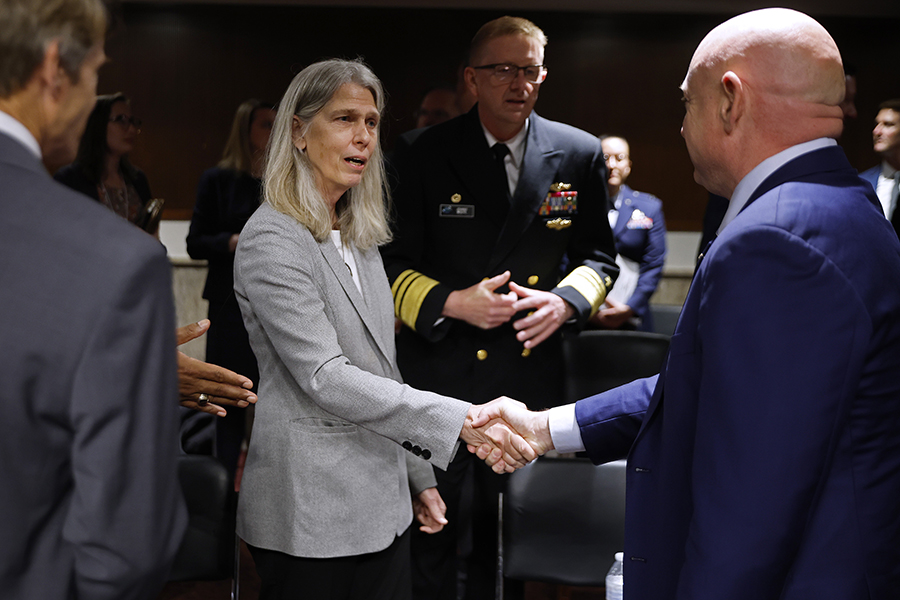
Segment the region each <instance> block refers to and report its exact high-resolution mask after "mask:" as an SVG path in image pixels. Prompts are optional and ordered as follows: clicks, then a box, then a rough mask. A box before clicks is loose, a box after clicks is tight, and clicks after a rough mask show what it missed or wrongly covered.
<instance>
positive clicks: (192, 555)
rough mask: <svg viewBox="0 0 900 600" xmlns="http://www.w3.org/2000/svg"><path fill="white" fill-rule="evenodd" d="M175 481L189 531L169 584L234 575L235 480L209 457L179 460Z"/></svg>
mask: <svg viewBox="0 0 900 600" xmlns="http://www.w3.org/2000/svg"><path fill="white" fill-rule="evenodd" d="M178 479H179V481H180V482H181V489H182V492H183V493H184V499H185V502H186V504H187V509H188V528H187V531H186V532H185V534H184V539H183V540H182V541H181V547H180V548H179V549H178V554H177V555H176V557H175V564H174V565H173V566H172V573H171V574H170V575H169V580H170V581H213V580H219V579H228V578H229V577H232V575H233V572H234V561H235V535H234V522H235V506H236V501H235V500H236V494H235V491H234V481H233V480H232V478H231V477H230V476H229V475H228V470H227V469H226V468H225V465H223V464H222V463H221V462H219V461H218V460H217V459H216V458H213V457H212V456H200V455H195V454H184V455H182V456H180V457H178Z"/></svg>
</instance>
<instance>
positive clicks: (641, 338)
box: [563, 330, 669, 403]
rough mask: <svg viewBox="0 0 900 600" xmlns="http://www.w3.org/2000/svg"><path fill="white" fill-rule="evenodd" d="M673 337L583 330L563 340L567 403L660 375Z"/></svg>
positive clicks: (629, 332)
mask: <svg viewBox="0 0 900 600" xmlns="http://www.w3.org/2000/svg"><path fill="white" fill-rule="evenodd" d="M668 351H669V336H666V335H661V334H658V333H648V332H644V331H601V330H591V331H582V332H581V333H579V334H578V335H573V336H567V337H564V338H563V355H564V357H565V365H566V367H565V368H566V377H565V401H566V402H567V403H571V402H575V401H577V400H581V399H582V398H586V397H588V396H593V395H594V394H599V393H600V392H605V391H607V390H611V389H612V388H614V387H618V386H620V385H622V384H623V383H628V382H629V381H634V380H635V379H639V378H641V377H649V376H650V375H655V374H656V373H659V370H660V368H661V367H662V364H663V360H664V359H665V357H666V352H668Z"/></svg>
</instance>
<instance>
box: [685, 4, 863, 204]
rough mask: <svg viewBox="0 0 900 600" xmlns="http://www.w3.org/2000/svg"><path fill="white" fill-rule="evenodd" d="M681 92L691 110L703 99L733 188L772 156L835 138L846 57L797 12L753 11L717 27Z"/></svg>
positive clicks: (696, 57)
mask: <svg viewBox="0 0 900 600" xmlns="http://www.w3.org/2000/svg"><path fill="white" fill-rule="evenodd" d="M682 89H683V90H684V91H685V99H686V101H687V103H688V108H689V110H688V112H689V113H690V104H691V102H692V101H697V102H699V101H701V100H702V101H703V104H704V106H703V108H704V109H705V112H704V114H703V115H700V116H701V117H702V118H703V119H709V120H708V121H707V120H704V121H703V124H704V126H705V127H708V128H711V129H708V130H707V131H706V133H708V134H709V139H708V140H706V142H707V143H709V144H710V145H713V146H716V147H717V148H718V150H719V151H720V152H723V153H724V154H723V156H722V158H721V159H720V160H719V161H718V162H719V163H721V164H717V165H713V166H714V167H717V168H720V169H727V170H729V171H730V172H728V173H725V174H724V175H726V176H728V178H730V179H732V180H733V184H736V183H737V181H740V179H741V178H743V176H744V175H746V174H747V172H749V171H750V170H751V169H752V168H753V167H755V166H756V165H757V164H759V163H760V162H762V161H763V160H765V159H766V158H768V157H769V156H772V155H773V154H776V153H778V152H780V151H781V150H784V149H786V148H789V147H790V146H793V145H795V144H799V143H801V142H806V141H810V140H814V139H816V138H820V137H832V138H836V137H838V136H840V133H841V129H842V127H843V125H842V117H843V113H842V111H841V107H840V104H841V101H842V100H843V98H844V91H845V82H844V71H843V67H842V64H841V55H840V52H839V51H838V48H837V45H836V44H835V43H834V40H833V39H832V38H831V36H830V35H829V34H828V32H827V31H826V30H825V29H824V28H823V27H822V26H821V25H820V24H819V23H818V22H816V21H815V20H814V19H812V18H810V17H808V16H807V15H805V14H803V13H800V12H797V11H794V10H789V9H784V8H770V9H763V10H757V11H752V12H749V13H745V14H742V15H739V16H737V17H734V18H733V19H730V20H728V21H726V22H724V23H722V24H721V25H719V26H718V27H716V28H715V29H713V30H712V31H711V32H710V33H709V34H708V35H707V36H706V37H705V38H704V39H703V41H702V42H701V43H700V45H699V46H698V47H697V50H696V51H695V52H694V56H693V58H692V59H691V65H690V68H689V70H688V74H687V77H686V78H685V80H684V84H683V85H682ZM687 126H688V119H687V117H686V119H685V127H687ZM683 133H684V135H685V138H686V139H687V138H688V132H686V131H683ZM716 134H720V135H721V136H723V137H718V136H717V135H716ZM695 141H697V140H695ZM741 148H743V150H741ZM688 149H689V151H691V147H690V142H689V147H688ZM700 150H701V149H698V150H697V152H698V153H699V152H700ZM694 154H695V153H694V152H693V151H692V152H691V158H692V159H694ZM701 166H702V165H698V164H697V162H696V161H695V167H697V169H698V171H699V170H700V168H701ZM699 175H700V173H698V180H699V178H700V177H699ZM732 189H733V188H732ZM711 191H714V190H711ZM716 193H722V191H721V190H719V191H717V192H716ZM729 193H730V192H729Z"/></svg>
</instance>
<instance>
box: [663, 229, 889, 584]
mask: <svg viewBox="0 0 900 600" xmlns="http://www.w3.org/2000/svg"><path fill="white" fill-rule="evenodd" d="M720 241H721V240H720ZM717 256H728V259H727V260H717V258H716V257H717ZM707 260H709V261H710V262H709V263H708V264H707V265H705V266H706V267H707V268H705V269H704V271H703V272H702V275H701V277H702V279H701V281H700V285H702V286H703V290H704V294H703V298H702V300H701V312H700V321H699V327H698V330H697V333H698V336H699V340H698V349H700V350H701V351H702V353H703V354H702V363H701V365H702V373H703V377H702V379H701V380H700V385H699V389H698V390H697V394H698V401H697V402H698V405H697V418H696V432H695V433H693V435H692V436H691V437H692V438H693V439H694V440H695V446H694V451H693V457H694V458H693V464H692V465H691V481H690V486H691V497H692V498H693V503H694V511H693V516H692V518H691V520H690V523H689V529H688V536H687V543H686V546H685V548H683V549H682V550H681V551H683V552H684V556H685V559H684V567H683V568H682V571H681V576H680V584H679V588H678V590H677V594H676V596H675V597H676V598H678V599H681V600H687V599H690V600H713V599H715V600H721V599H722V598H729V599H731V600H743V599H746V600H750V599H758V598H777V597H779V596H780V595H781V594H782V589H783V585H784V583H785V581H786V580H787V578H788V575H789V573H788V569H789V567H790V565H792V564H793V563H794V562H795V560H796V559H797V557H796V553H797V551H798V547H799V543H800V542H801V541H802V540H803V539H804V532H805V531H808V528H812V529H814V530H815V529H816V528H819V530H827V529H828V526H827V525H825V524H823V523H818V524H815V523H810V522H809V518H810V511H809V507H810V506H813V505H815V503H816V498H817V497H818V495H819V494H820V493H821V491H822V486H830V485H842V483H840V480H839V479H832V478H831V477H832V475H833V473H832V470H833V469H845V468H846V465H836V464H835V456H836V454H840V453H846V452H847V450H846V449H844V450H841V451H838V449H837V445H838V441H839V440H840V439H842V438H844V439H846V438H847V437H848V436H849V435H850V434H848V433H847V432H846V431H845V428H846V427H849V426H850V420H849V415H850V411H851V408H855V407H854V406H853V404H854V397H855V394H856V389H857V387H858V385H859V377H860V373H861V372H862V371H863V363H864V360H865V357H866V353H867V350H868V349H867V346H868V340H869V338H870V336H871V334H872V331H871V329H872V325H871V318H870V317H869V315H868V311H867V310H866V307H865V304H864V303H863V301H862V300H861V298H860V296H859V295H858V294H857V291H856V290H854V289H853V286H852V284H851V283H850V281H849V280H848V278H847V277H846V276H845V275H844V274H843V273H842V272H840V271H839V270H838V268H837V267H836V266H835V265H834V264H833V263H831V262H830V261H829V260H828V259H827V257H825V256H823V255H822V254H821V253H819V251H818V250H817V249H815V248H813V247H810V246H809V245H807V244H806V243H805V242H803V241H802V240H800V239H798V238H796V237H794V236H793V235H792V234H791V233H789V232H786V231H784V230H780V229H775V228H762V227H761V228H756V229H754V230H750V231H747V232H743V233H742V234H740V235H737V236H734V237H731V238H729V239H728V240H727V242H726V243H725V245H723V246H720V247H719V248H717V251H716V254H715V255H712V256H710V257H708V258H707ZM696 284H697V282H695V285H696ZM843 477H849V475H848V474H847V473H846V471H845V472H844V475H843ZM844 483H846V484H847V485H850V483H849V482H848V481H845V482H844ZM844 508H845V507H837V506H833V507H831V510H830V511H829V510H827V509H826V510H822V509H821V508H820V509H818V510H817V511H816V512H818V513H819V514H820V515H826V516H825V517H824V518H826V519H829V518H835V519H844V518H852V516H851V515H848V514H845V510H844Z"/></svg>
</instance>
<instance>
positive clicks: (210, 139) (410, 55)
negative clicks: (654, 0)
mask: <svg viewBox="0 0 900 600" xmlns="http://www.w3.org/2000/svg"><path fill="white" fill-rule="evenodd" d="M500 14H502V13H499V12H496V11H479V10H446V9H442V10H430V9H399V8H352V7H339V8H327V7H302V6H296V7H291V6H246V5H216V4H204V5H179V4H163V3H148V4H141V3H136V2H130V3H127V4H125V5H124V6H123V8H122V16H123V19H122V22H121V23H120V24H119V26H118V27H117V30H116V31H115V32H114V34H113V36H112V37H111V39H110V41H109V43H108V44H107V53H108V54H109V56H110V58H111V62H110V64H109V65H107V66H106V67H104V70H103V71H102V73H101V78H100V93H111V92H114V91H122V92H124V93H126V94H127V95H129V96H130V97H131V98H132V102H133V110H134V112H135V114H136V115H137V116H139V117H141V118H142V119H143V120H144V126H143V133H142V135H141V137H140V140H139V142H138V147H137V148H136V149H135V151H134V153H133V156H132V159H133V162H134V163H135V164H136V165H138V166H139V167H141V168H142V169H144V171H146V173H147V175H148V177H149V180H150V184H151V187H152V188H153V192H154V195H155V196H158V197H162V198H165V199H166V206H167V210H166V213H165V216H166V218H175V219H187V218H190V213H191V210H192V207H193V203H194V199H195V192H196V185H197V181H198V178H199V176H200V174H201V173H202V172H203V170H204V169H206V168H209V167H210V166H213V165H214V164H215V163H216V162H217V161H218V159H219V157H220V154H221V150H222V146H223V144H224V143H225V138H226V136H227V133H228V129H229V127H230V124H231V118H232V115H233V114H234V110H235V108H236V107H237V105H238V104H239V103H240V102H241V101H243V100H244V99H246V98H249V97H260V98H263V99H270V100H272V101H277V100H279V99H280V97H281V94H282V93H283V92H284V90H285V88H286V87H287V85H288V83H289V82H290V80H291V78H292V77H293V76H294V74H296V73H297V72H298V71H299V70H300V69H301V68H302V67H303V66H305V65H307V64H309V63H311V62H314V61H316V60H317V59H320V58H326V57H332V56H339V57H356V56H362V57H364V58H365V59H366V61H367V62H368V63H369V64H370V65H371V66H372V67H373V69H374V70H375V72H376V73H377V74H378V75H379V77H380V78H381V79H382V81H383V82H384V85H385V88H386V90H387V91H388V94H389V115H388V118H387V119H386V121H385V124H386V129H385V132H384V133H385V135H384V143H385V146H386V147H387V148H390V147H391V146H392V144H393V140H394V139H395V138H396V136H397V135H398V134H400V133H402V132H403V131H406V130H407V129H410V128H411V127H412V126H413V117H412V113H413V111H414V110H415V108H416V107H417V105H418V102H419V99H420V98H421V95H422V94H423V93H424V92H425V91H426V90H427V89H428V88H429V87H431V86H433V85H435V84H440V83H446V84H450V85H452V84H453V83H454V81H455V77H456V70H457V66H458V64H459V62H460V60H461V59H462V57H463V55H464V53H465V50H466V47H467V45H468V40H469V39H471V37H472V35H473V34H474V33H475V31H476V30H477V29H478V27H479V26H480V25H481V24H483V23H484V22H486V21H488V20H489V19H492V18H494V17H497V16H500ZM521 15H522V16H525V17H528V18H530V19H532V20H533V21H534V22H535V23H537V24H538V25H539V26H540V27H541V28H543V29H544V31H545V32H546V33H547V35H548V37H549V38H550V43H549V45H548V47H547V54H546V63H547V65H548V66H549V69H550V75H549V77H548V79H547V81H546V82H545V83H544V84H543V86H542V89H541V97H540V100H538V103H537V110H538V112H540V113H541V114H542V115H543V116H545V117H548V118H551V119H555V120H559V121H564V122H567V123H571V124H573V125H575V126H577V127H581V128H583V129H585V130H587V131H590V132H591V133H594V134H601V133H615V134H618V135H622V136H624V137H627V138H628V139H629V141H630V142H631V146H632V157H633V160H634V169H633V173H632V176H631V179H630V181H629V183H630V184H632V186H633V187H635V188H636V189H640V190H643V191H647V192H651V193H653V194H656V195H657V196H659V197H660V198H662V199H663V201H664V203H665V211H666V220H667V222H668V224H669V228H670V229H672V230H686V231H690V230H699V229H700V223H701V219H702V215H703V210H704V207H705V202H706V192H705V191H704V190H703V189H702V188H700V187H699V186H698V185H697V184H695V183H694V181H693V176H692V171H693V170H692V167H691V164H690V161H689V159H688V156H687V152H686V150H685V149H684V143H683V140H682V139H681V137H680V135H679V128H680V124H681V117H682V114H683V108H682V106H681V102H680V91H679V89H678V86H679V85H680V83H681V81H682V79H683V77H684V73H685V70H686V68H687V65H688V62H689V60H690V57H691V54H692V53H693V50H694V48H695V47H696V45H697V43H698V42H699V41H700V39H701V38H702V37H703V36H704V35H705V33H706V32H707V31H708V30H709V29H711V28H712V27H714V26H715V25H716V24H718V23H719V22H720V21H722V20H723V19H724V18H725V16H711V15H708V14H707V15H685V14H678V15H664V14H653V15H648V14H641V15H637V14H634V15H629V14H615V15H602V14H596V13H592V14H587V13H573V12H565V13H561V12H534V11H531V12H525V13H521ZM726 16H727V15H726ZM820 20H821V21H822V23H823V24H824V25H825V26H826V27H827V28H828V29H829V30H830V31H831V32H832V35H833V36H834V37H835V39H836V40H837V42H838V45H839V46H840V47H841V49H842V52H843V54H844V56H845V60H847V61H848V62H851V63H853V64H854V65H855V66H856V68H857V70H858V79H859V95H858V99H857V106H858V108H859V114H860V117H859V118H858V119H857V120H856V121H855V122H851V123H850V124H849V125H848V128H847V131H846V132H845V135H844V138H843V140H842V144H843V145H844V147H845V148H846V149H847V153H848V155H849V156H850V159H851V162H853V164H854V165H855V166H857V167H859V168H867V167H869V166H871V165H873V164H875V163H876V162H877V159H876V157H875V155H874V154H873V153H872V151H871V134H870V132H871V123H872V119H873V118H874V115H875V112H876V107H877V105H878V103H879V102H880V101H882V100H884V99H886V98H889V97H897V96H900V69H898V66H897V50H896V35H895V32H897V31H898V30H900V27H898V26H900V19H874V18H854V17H846V18H836V17H823V18H822V19H820ZM889 32H893V33H889Z"/></svg>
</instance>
